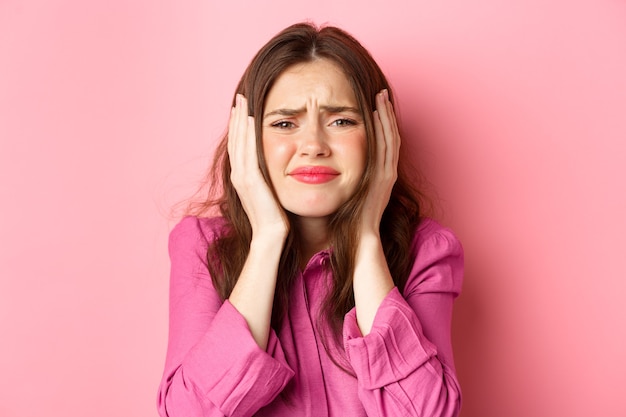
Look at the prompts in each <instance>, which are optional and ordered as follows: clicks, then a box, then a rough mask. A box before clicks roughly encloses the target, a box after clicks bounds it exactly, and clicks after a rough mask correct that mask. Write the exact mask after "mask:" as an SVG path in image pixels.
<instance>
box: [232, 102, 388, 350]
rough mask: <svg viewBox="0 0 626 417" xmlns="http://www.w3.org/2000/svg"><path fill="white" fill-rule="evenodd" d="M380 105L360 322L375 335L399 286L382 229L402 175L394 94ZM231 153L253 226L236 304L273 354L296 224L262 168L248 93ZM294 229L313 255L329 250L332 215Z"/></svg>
mask: <svg viewBox="0 0 626 417" xmlns="http://www.w3.org/2000/svg"><path fill="white" fill-rule="evenodd" d="M315 99H316V100H317V97H315ZM309 101H310V102H315V100H309ZM376 107H377V111H375V112H374V126H375V133H376V139H377V140H376V144H377V169H376V173H375V178H374V179H373V181H372V185H371V189H370V190H369V193H368V196H367V201H366V204H365V206H364V210H363V212H362V214H361V222H360V234H359V236H360V240H359V246H358V248H357V252H356V260H355V261H356V264H355V271H354V277H353V288H354V296H355V303H356V314H357V322H358V325H359V328H360V330H361V333H362V334H363V335H367V334H368V333H369V332H370V331H371V328H372V324H373V321H374V317H375V315H376V312H377V310H378V307H379V306H380V304H381V302H382V301H383V299H384V298H385V297H386V296H387V294H388V293H389V291H391V290H392V289H393V287H394V283H393V279H392V277H391V274H390V272H389V268H388V266H387V262H386V260H385V256H384V253H383V249H382V243H381V240H380V234H379V226H380V221H381V218H382V214H383V211H384V210H385V207H386V206H387V203H388V202H389V198H390V195H391V190H392V188H393V184H394V183H395V181H396V178H397V165H398V155H399V149H400V135H399V132H398V126H397V123H396V118H395V114H394V111H393V106H392V105H391V102H390V101H389V98H388V95H387V92H386V91H382V92H380V93H379V94H378V95H377V96H376ZM323 140H324V139H323V138H321V139H319V140H318V141H317V142H318V145H316V146H320V147H325V146H327V145H328V144H326V143H323ZM307 146H309V148H310V147H311V146H312V145H311V143H308V144H307ZM309 148H307V149H309ZM331 151H332V147H331ZM324 152H327V151H324ZM228 154H229V158H230V162H231V167H232V174H231V181H232V182H233V185H234V187H235V189H236V190H237V193H238V195H239V198H240V199H241V201H242V204H243V207H244V210H245V211H246V214H247V215H248V218H249V219H250V223H251V225H252V242H251V245H250V253H249V255H248V259H247V260H246V263H245V264H244V267H243V270H242V272H241V275H240V277H239V280H238V281H237V284H236V285H235V287H234V289H233V291H232V293H231V296H230V298H229V301H230V303H231V304H232V305H233V306H234V307H235V308H236V309H237V310H238V311H239V313H240V314H241V315H242V316H243V317H244V318H245V320H246V322H247V323H248V326H249V327H250V330H251V333H252V336H253V337H254V339H255V341H256V342H257V344H258V345H259V346H260V347H261V348H262V349H264V350H265V349H266V348H267V342H268V337H269V330H270V324H271V314H272V303H273V299H274V291H275V287H276V276H277V272H278V263H279V260H280V255H281V251H282V247H283V245H284V242H285V238H286V236H287V233H288V232H289V223H288V222H287V220H286V217H285V214H284V210H283V208H282V207H281V206H280V205H279V204H278V203H277V202H276V200H275V199H274V197H273V195H272V193H271V191H270V189H269V187H268V185H267V184H266V183H265V181H264V179H263V177H262V175H261V172H260V170H259V167H258V160H257V156H256V141H255V132H254V120H253V118H252V117H250V116H248V114H247V103H246V99H245V98H244V97H242V96H238V97H237V100H236V106H235V107H234V108H233V109H232V112H231V119H230V123H229V142H228ZM325 155H326V154H325ZM292 227H295V228H297V232H298V235H299V236H300V239H301V242H302V244H303V250H304V252H305V254H307V256H312V255H313V254H314V253H316V252H318V251H319V250H321V249H324V248H326V247H327V246H328V240H327V220H326V218H325V217H305V216H304V217H303V216H300V217H299V218H298V221H297V223H296V224H294V225H292Z"/></svg>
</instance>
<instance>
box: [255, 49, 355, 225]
mask: <svg viewBox="0 0 626 417" xmlns="http://www.w3.org/2000/svg"><path fill="white" fill-rule="evenodd" d="M262 124H263V152H264V153H265V160H266V163H267V168H268V171H269V175H270V179H271V180H272V184H273V185H274V188H275V189H276V193H277V195H278V199H279V201H280V204H281V205H282V206H283V207H284V208H285V210H287V211H289V212H291V213H294V214H296V215H298V216H302V217H325V216H329V215H330V214H332V213H334V212H335V211H336V210H337V209H338V208H339V207H340V206H341V205H342V204H343V203H345V202H346V201H347V200H348V199H349V198H350V197H351V196H352V195H353V194H354V192H355V190H356V187H357V185H358V183H359V181H360V180H361V177H362V176H363V173H364V171H365V159H366V157H365V154H366V148H367V141H366V133H365V125H364V122H363V116H362V115H361V113H360V112H359V110H358V103H357V101H356V97H355V96H354V92H353V91H352V88H351V86H350V83H349V82H348V80H347V78H346V76H345V75H344V74H343V72H342V71H341V69H339V67H338V66H337V65H336V64H334V63H333V62H331V61H328V60H325V59H318V60H316V61H313V62H309V63H304V64H297V65H294V66H292V67H290V68H288V69H287V70H285V72H283V73H282V74H281V75H280V76H279V77H278V78H277V79H276V81H275V83H274V86H273V87H272V89H271V90H270V91H269V94H268V95H267V98H266V102H265V111H264V114H263V123H262Z"/></svg>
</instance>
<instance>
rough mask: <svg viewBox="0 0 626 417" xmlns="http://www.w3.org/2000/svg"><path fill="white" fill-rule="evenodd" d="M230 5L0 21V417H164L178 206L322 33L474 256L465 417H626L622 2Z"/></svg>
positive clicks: (83, 6)
mask: <svg viewBox="0 0 626 417" xmlns="http://www.w3.org/2000/svg"><path fill="white" fill-rule="evenodd" d="M213 3H214V2H210V1H188V2H175V1H160V2H153V1H148V0H145V1H100V2H94V1H78V0H57V1H55V2H51V1H30V2H25V1H17V0H4V1H1V2H0V196H1V198H2V204H1V209H0V210H1V211H0V244H1V245H2V247H1V250H0V335H1V336H0V337H1V341H0V370H1V371H2V377H1V378H0V415H1V416H3V417H31V416H42V415H48V416H50V415H52V416H66V417H78V416H92V417H99V416H111V415H115V416H150V415H156V411H155V406H154V402H155V395H156V387H157V384H158V381H159V378H160V374H161V370H162V365H163V358H164V353H165V341H166V333H167V323H166V320H167V285H168V265H169V261H168V259H167V253H166V238H167V233H168V230H169V228H170V227H171V226H172V222H173V220H172V219H171V218H170V217H168V215H169V208H170V206H171V205H172V204H173V203H174V202H176V201H178V200H179V199H180V198H182V197H183V196H185V195H186V193H187V192H189V190H190V187H191V186H192V185H193V184H194V181H195V180H196V179H197V178H198V177H199V176H200V174H201V173H202V170H203V168H204V167H205V165H206V163H207V160H208V156H209V154H210V150H211V146H212V143H213V139H215V138H216V137H217V136H218V135H219V134H220V133H221V132H222V130H223V129H224V127H225V125H226V121H227V115H228V106H229V102H230V97H231V94H232V92H233V89H234V86H235V83H236V81H237V79H238V77H239V75H240V74H241V72H242V71H243V69H244V67H245V65H246V64H247V62H248V60H249V59H250V58H251V55H252V54H253V52H254V51H256V49H258V47H260V46H261V45H262V44H263V43H264V42H265V41H266V40H267V39H268V38H269V37H270V36H271V35H273V34H274V33H275V32H276V31H278V30H279V29H281V28H282V27H284V26H286V25H288V24H290V23H293V22H295V21H300V20H304V19H306V18H310V19H312V20H314V21H315V22H318V23H322V22H327V21H328V22H330V23H334V24H338V25H340V26H343V27H344V28H346V29H347V30H349V31H351V32H352V33H354V34H355V35H356V36H357V37H358V38H359V39H360V40H362V41H363V43H364V44H365V45H366V46H367V47H369V48H370V50H371V51H372V53H373V54H374V56H375V57H376V58H377V59H378V60H379V62H380V63H381V65H382V66H383V67H384V69H385V70H386V71H387V73H388V75H389V77H390V79H391V81H392V83H393V84H394V86H395V87H396V89H397V94H398V97H399V104H400V112H401V115H402V117H403V119H404V122H405V127H406V135H405V136H406V137H405V142H406V143H410V142H411V141H413V145H412V147H413V150H414V151H415V152H417V151H419V155H416V158H417V159H418V160H419V161H421V163H422V165H423V166H424V169H425V171H426V172H427V174H428V175H429V177H430V178H431V181H432V183H433V184H434V187H435V188H436V189H437V190H438V192H439V196H440V200H441V206H442V210H441V213H442V215H441V217H442V219H443V221H444V222H445V223H447V224H449V225H451V226H453V227H454V228H455V230H457V232H458V234H459V236H460V237H461V238H462V240H463V242H464V244H465V248H466V254H467V275H466V282H465V287H464V294H463V295H462V297H461V298H460V299H459V302H458V305H457V310H456V316H455V323H454V329H453V332H454V340H455V348H456V357H457V362H458V364H457V365H458V371H459V374H460V378H461V382H462V384H463V387H464V393H465V403H464V410H463V416H464V417H502V416H507V417H517V416H520V417H522V416H523V417H529V416H533V417H543V416H546V417H548V416H550V417H552V416H570V417H576V416H588V415H594V416H600V415H602V416H623V415H626V396H625V395H624V389H625V387H626V365H625V364H624V352H626V323H625V318H626V301H625V299H624V296H625V295H626V266H625V263H624V249H625V248H626V244H625V243H624V236H626V221H625V220H624V218H623V213H624V212H626V193H625V192H624V189H625V188H626V187H625V186H624V178H626V145H625V140H626V76H624V74H626V5H625V4H624V2H620V1H616V0H587V1H557V0H547V1H546V0H544V1H539V0H531V1H529V0H517V1H509V2H502V1H498V0H474V1H472V2H465V1H461V0H448V1H436V2H435V1H428V2H427V1H424V0H422V1H414V2H409V1H406V2H405V1H401V0H391V1H385V2H378V3H377V6H376V7H374V6H372V7H369V8H368V7H364V6H363V1H362V0H352V1H341V2H337V1H330V0H318V1H315V2H307V4H306V5H294V4H292V2H288V1H279V0H273V1H271V2H250V4H249V5H242V4H241V2H220V3H219V4H217V5H216V4H213ZM226 3H229V5H227V4H226ZM265 3H269V5H267V4H265ZM157 4H158V6H157ZM259 16H263V19H262V20H258V17H259ZM418 132H419V133H421V137H420V138H417V137H416V136H417V133H418ZM416 141H419V143H416ZM416 150H417V151H416Z"/></svg>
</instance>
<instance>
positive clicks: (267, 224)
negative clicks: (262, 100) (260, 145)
mask: <svg viewBox="0 0 626 417" xmlns="http://www.w3.org/2000/svg"><path fill="white" fill-rule="evenodd" d="M235 101H236V104H235V107H233V108H232V110H231V116H230V122H229V125H228V157H229V159H230V166H231V174H230V180H231V181H232V183H233V186H234V187H235V190H236V191H237V195H238V196H239V199H240V200H241V204H242V205H243V209H244V210H245V212H246V214H247V216H248V219H249V220H250V225H251V226H252V232H253V237H255V236H258V235H260V234H264V233H269V234H271V235H272V236H277V234H278V235H280V234H281V233H282V234H284V235H285V236H286V234H287V232H288V230H289V229H288V222H287V220H286V217H285V214H284V211H283V210H282V208H281V207H280V206H279V204H278V203H277V202H276V200H275V198H274V196H273V195H272V192H271V191H270V188H269V186H268V185H267V183H266V182H265V179H264V178H263V175H262V174H261V170H260V169H259V161H258V158H257V146H256V136H255V129H254V118H253V117H251V116H249V115H248V102H247V100H246V98H245V97H244V96H242V95H240V94H238V95H237V97H236V100H235Z"/></svg>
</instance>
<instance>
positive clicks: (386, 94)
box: [383, 88, 389, 100]
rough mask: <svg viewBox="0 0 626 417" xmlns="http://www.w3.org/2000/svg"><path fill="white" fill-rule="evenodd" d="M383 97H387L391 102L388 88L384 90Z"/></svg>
mask: <svg viewBox="0 0 626 417" xmlns="http://www.w3.org/2000/svg"><path fill="white" fill-rule="evenodd" d="M383 95H384V96H385V98H386V99H387V100H389V90H387V89H386V88H385V89H384V90H383Z"/></svg>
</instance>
